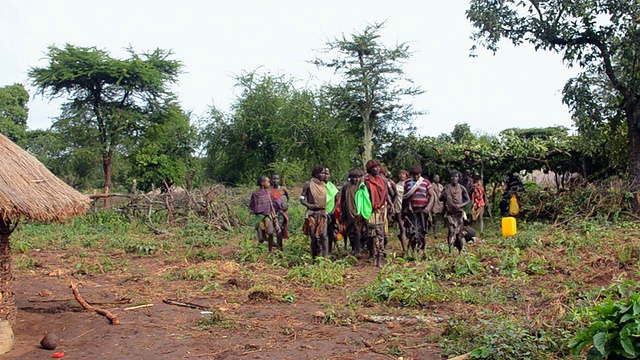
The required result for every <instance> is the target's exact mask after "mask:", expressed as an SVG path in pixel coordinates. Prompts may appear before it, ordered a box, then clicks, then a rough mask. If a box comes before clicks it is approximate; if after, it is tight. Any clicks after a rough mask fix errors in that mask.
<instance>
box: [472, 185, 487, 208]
mask: <svg viewBox="0 0 640 360" xmlns="http://www.w3.org/2000/svg"><path fill="white" fill-rule="evenodd" d="M473 186H474V188H473V194H472V195H471V203H472V204H473V208H472V210H476V209H477V208H479V207H483V206H485V203H484V188H483V187H482V183H481V182H479V181H478V182H477V183H475V184H473Z"/></svg>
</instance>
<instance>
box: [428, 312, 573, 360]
mask: <svg viewBox="0 0 640 360" xmlns="http://www.w3.org/2000/svg"><path fill="white" fill-rule="evenodd" d="M480 315H481V316H483V315H484V316H487V315H488V317H486V318H481V319H479V320H478V323H476V324H468V323H466V321H467V320H468V319H465V320H461V319H453V320H450V321H449V323H448V327H447V328H446V329H445V331H444V333H443V334H442V340H441V341H440V346H441V347H442V348H443V353H442V355H445V356H449V355H454V354H462V353H466V352H469V351H470V352H471V359H485V360H531V359H533V360H547V359H553V358H556V357H558V356H559V355H567V354H566V353H568V352H569V350H568V349H567V348H566V347H564V345H563V344H564V341H563V340H564V338H565V336H566V335H565V331H564V330H563V329H558V330H557V333H550V332H548V331H544V330H541V329H531V328H528V325H527V324H521V323H518V322H516V321H515V320H514V319H512V318H509V317H506V316H497V315H495V314H493V313H490V314H485V313H481V314H480ZM563 357H564V356H563Z"/></svg>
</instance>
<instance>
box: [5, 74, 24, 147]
mask: <svg viewBox="0 0 640 360" xmlns="http://www.w3.org/2000/svg"><path fill="white" fill-rule="evenodd" d="M28 102H29V93H28V92H27V90H25V89H24V86H22V84H13V85H8V86H3V87H0V133H2V134H3V135H5V136H6V137H8V138H9V139H11V141H13V142H15V143H16V144H18V145H20V146H22V147H24V146H25V145H26V137H27V135H26V131H27V117H28V114H29V109H28V108H27V103H28Z"/></svg>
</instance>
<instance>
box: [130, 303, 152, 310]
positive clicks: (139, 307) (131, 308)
mask: <svg viewBox="0 0 640 360" xmlns="http://www.w3.org/2000/svg"><path fill="white" fill-rule="evenodd" d="M151 306H153V304H144V305H138V306H131V307H128V308H124V310H125V311H126V310H136V309H142V308H148V307H151Z"/></svg>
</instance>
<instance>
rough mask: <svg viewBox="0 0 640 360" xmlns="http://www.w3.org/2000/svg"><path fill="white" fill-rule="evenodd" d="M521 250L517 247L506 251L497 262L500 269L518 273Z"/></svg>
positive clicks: (512, 273) (514, 273)
mask: <svg viewBox="0 0 640 360" xmlns="http://www.w3.org/2000/svg"><path fill="white" fill-rule="evenodd" d="M522 255H523V251H522V250H520V249H519V248H515V249H513V251H506V252H505V253H504V255H503V257H502V260H501V261H500V263H499V264H498V267H499V268H500V269H502V271H505V272H508V273H510V274H511V275H517V274H518V264H520V259H521V256H522Z"/></svg>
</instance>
